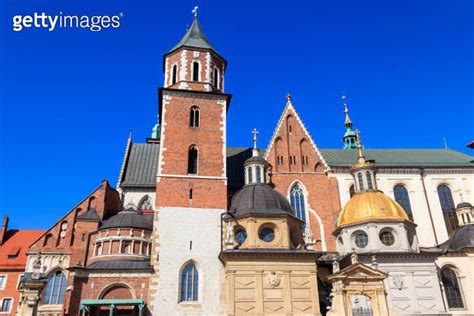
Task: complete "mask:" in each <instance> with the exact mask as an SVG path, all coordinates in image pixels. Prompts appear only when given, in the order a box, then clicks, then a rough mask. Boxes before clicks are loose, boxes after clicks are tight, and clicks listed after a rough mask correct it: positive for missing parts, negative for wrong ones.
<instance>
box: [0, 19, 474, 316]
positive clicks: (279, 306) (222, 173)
mask: <svg viewBox="0 0 474 316" xmlns="http://www.w3.org/2000/svg"><path fill="white" fill-rule="evenodd" d="M226 67H227V60H226V59H225V58H224V57H223V56H222V55H220V53H219V52H218V50H216V49H215V48H214V47H213V46H212V45H211V43H210V41H209V40H208V38H207V37H206V36H205V34H204V32H203V29H202V27H201V25H200V23H199V21H198V17H197V15H195V17H194V20H193V22H192V25H191V26H190V27H189V29H188V30H187V32H186V34H185V35H184V36H183V37H182V38H181V39H180V40H179V41H178V43H177V44H176V45H175V46H173V47H172V48H171V49H170V50H169V51H168V52H167V53H166V54H165V55H164V56H163V71H164V83H163V86H162V87H161V88H159V89H158V102H159V106H158V118H159V121H158V123H157V124H156V125H155V126H154V128H153V130H152V133H151V135H150V137H149V138H147V139H146V140H145V141H143V142H136V141H134V140H133V139H132V137H131V136H130V137H129V139H128V141H127V144H126V148H125V153H124V157H123V163H122V165H121V166H117V171H119V179H118V182H117V184H116V186H115V187H113V186H112V185H111V184H110V183H109V182H108V181H106V180H104V181H103V182H102V183H100V184H96V185H98V186H97V187H96V188H95V189H93V190H92V191H91V192H90V194H89V195H88V196H85V197H84V198H83V199H82V200H81V201H78V202H77V204H76V205H71V206H69V209H68V210H65V211H64V215H63V216H62V217H61V218H58V219H57V221H56V223H55V224H54V225H52V226H51V227H50V228H49V229H47V230H46V231H44V232H38V233H37V235H35V237H34V239H33V238H31V240H29V242H28V246H27V249H26V250H25V264H24V266H25V268H24V273H23V274H22V275H21V277H20V278H19V280H18V286H17V290H16V294H15V293H12V294H11V296H12V299H13V300H14V301H15V302H16V303H17V305H15V306H16V308H15V310H13V309H12V308H11V307H10V309H9V310H4V309H3V305H4V304H3V303H2V298H1V296H2V292H1V291H0V303H1V307H2V313H5V314H8V312H10V314H9V315H18V316H32V315H39V316H62V315H68V316H72V315H82V316H89V315H90V316H100V315H108V316H114V315H123V316H125V315H127V316H128V315H130V316H132V315H134V316H147V315H155V316H156V315H360V316H362V315H374V316H378V315H474V272H473V271H474V208H473V206H472V204H471V203H473V202H474V156H470V155H467V154H463V153H461V152H457V151H454V150H451V149H364V146H363V142H364V139H361V137H360V136H359V132H358V130H357V129H355V127H354V124H353V122H352V120H351V119H350V116H349V105H348V104H347V99H346V98H345V96H343V99H342V102H341V109H343V110H344V117H341V135H342V142H341V148H340V149H323V148H319V147H318V146H317V143H316V140H317V139H316V138H317V137H314V138H313V136H312V135H310V133H309V132H308V130H307V128H306V127H305V125H304V123H303V118H302V117H301V116H300V115H299V114H298V112H297V110H296V106H295V105H294V103H295V104H296V103H297V100H293V99H292V98H291V96H290V95H288V96H287V97H286V101H285V102H282V106H281V108H282V112H281V116H280V119H279V121H278V122H275V123H276V125H275V129H274V132H273V135H272V137H271V139H270V142H269V144H268V145H267V146H266V147H263V146H262V147H259V145H260V146H261V144H259V143H258V131H257V130H254V131H253V137H251V136H250V134H249V146H248V147H246V148H240V147H229V146H227V141H226V132H227V131H226V127H227V120H228V119H229V120H232V119H235V118H232V117H229V118H228V117H227V111H228V109H229V107H230V106H231V100H232V95H230V94H228V93H226V92H225V74H226ZM151 124H153V122H151V121H150V125H151ZM366 137H367V138H370V135H366ZM6 231H7V227H6V225H5V227H4V228H3V230H1V231H0V235H2V236H3V234H4V233H5V232H6ZM2 238H3V237H2ZM5 244H6V243H5ZM2 247H3V245H2V243H1V242H0V254H1V253H2V250H1V249H2ZM5 249H6V248H5ZM2 260H3V259H2ZM5 260H7V259H5ZM0 267H1V266H0ZM2 271H3V270H0V289H1V282H3V281H2V280H3V279H2V275H7V272H2ZM15 295H16V296H15ZM0 314H1V313H0Z"/></svg>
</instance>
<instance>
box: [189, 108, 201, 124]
mask: <svg viewBox="0 0 474 316" xmlns="http://www.w3.org/2000/svg"><path fill="white" fill-rule="evenodd" d="M189 127H199V107H197V106H196V105H193V106H192V107H191V110H190V112H189Z"/></svg>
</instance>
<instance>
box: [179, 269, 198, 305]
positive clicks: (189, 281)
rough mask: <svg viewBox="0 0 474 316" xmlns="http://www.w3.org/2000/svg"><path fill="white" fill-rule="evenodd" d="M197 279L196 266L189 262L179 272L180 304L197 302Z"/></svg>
mask: <svg viewBox="0 0 474 316" xmlns="http://www.w3.org/2000/svg"><path fill="white" fill-rule="evenodd" d="M198 282H199V277H198V271H197V269H196V266H195V265H194V264H193V263H192V262H190V263H188V264H187V265H186V266H185V267H184V269H183V271H182V272H181V283H180V284H181V295H180V302H186V301H197V300H198V287H199V283H198Z"/></svg>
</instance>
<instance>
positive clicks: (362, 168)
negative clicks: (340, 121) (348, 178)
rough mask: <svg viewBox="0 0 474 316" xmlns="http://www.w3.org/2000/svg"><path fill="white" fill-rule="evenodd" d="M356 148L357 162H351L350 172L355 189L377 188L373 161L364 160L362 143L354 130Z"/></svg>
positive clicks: (369, 189) (372, 189)
mask: <svg viewBox="0 0 474 316" xmlns="http://www.w3.org/2000/svg"><path fill="white" fill-rule="evenodd" d="M355 138H356V148H357V151H358V158H357V163H355V164H353V165H352V166H351V168H350V172H351V174H352V176H353V177H354V181H355V186H354V187H355V191H356V192H366V191H375V190H377V184H376V183H375V163H374V161H371V160H366V159H365V156H364V154H363V152H362V145H361V143H360V137H359V131H358V130H357V129H356V131H355Z"/></svg>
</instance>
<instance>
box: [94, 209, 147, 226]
mask: <svg viewBox="0 0 474 316" xmlns="http://www.w3.org/2000/svg"><path fill="white" fill-rule="evenodd" d="M110 228H138V229H145V230H152V228H153V214H143V213H142V212H139V211H136V210H134V209H132V208H129V209H126V210H122V211H120V212H118V213H117V214H115V215H113V216H112V217H109V218H108V219H106V220H105V221H103V222H102V225H101V226H100V228H99V230H103V229H110Z"/></svg>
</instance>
